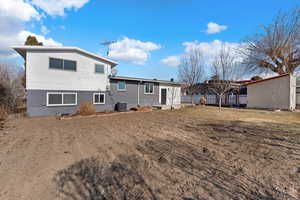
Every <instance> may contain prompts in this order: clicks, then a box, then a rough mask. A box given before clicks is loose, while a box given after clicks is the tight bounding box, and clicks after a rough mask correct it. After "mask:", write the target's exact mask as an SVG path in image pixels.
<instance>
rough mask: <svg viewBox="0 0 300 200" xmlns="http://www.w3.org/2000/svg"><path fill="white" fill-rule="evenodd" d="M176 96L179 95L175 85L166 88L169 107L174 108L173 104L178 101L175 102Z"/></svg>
mask: <svg viewBox="0 0 300 200" xmlns="http://www.w3.org/2000/svg"><path fill="white" fill-rule="evenodd" d="M178 96H179V97H180V92H179V90H178V88H177V87H174V86H172V87H169V88H168V101H169V103H170V105H171V109H174V105H176V104H178V102H176V99H177V97H178Z"/></svg>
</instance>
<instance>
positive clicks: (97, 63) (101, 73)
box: [94, 63, 105, 74]
mask: <svg viewBox="0 0 300 200" xmlns="http://www.w3.org/2000/svg"><path fill="white" fill-rule="evenodd" d="M97 65H100V66H103V72H97V71H96V67H97ZM94 72H95V74H105V65H103V64H98V63H96V64H95V70H94Z"/></svg>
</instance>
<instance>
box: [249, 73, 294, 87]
mask: <svg viewBox="0 0 300 200" xmlns="http://www.w3.org/2000/svg"><path fill="white" fill-rule="evenodd" d="M289 75H290V74H282V75H279V76H273V77H271V78H266V79H262V80H258V81H253V82H250V83H246V84H245V85H246V86H248V85H252V84H256V83H261V82H265V81H269V80H273V79H277V78H282V77H285V76H289Z"/></svg>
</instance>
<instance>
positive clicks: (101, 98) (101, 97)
mask: <svg viewBox="0 0 300 200" xmlns="http://www.w3.org/2000/svg"><path fill="white" fill-rule="evenodd" d="M99 103H104V94H100V102H99Z"/></svg>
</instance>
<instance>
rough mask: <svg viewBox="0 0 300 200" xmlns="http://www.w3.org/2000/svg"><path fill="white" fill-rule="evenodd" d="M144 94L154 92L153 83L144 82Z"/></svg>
mask: <svg viewBox="0 0 300 200" xmlns="http://www.w3.org/2000/svg"><path fill="white" fill-rule="evenodd" d="M145 94H154V84H153V83H145Z"/></svg>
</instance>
